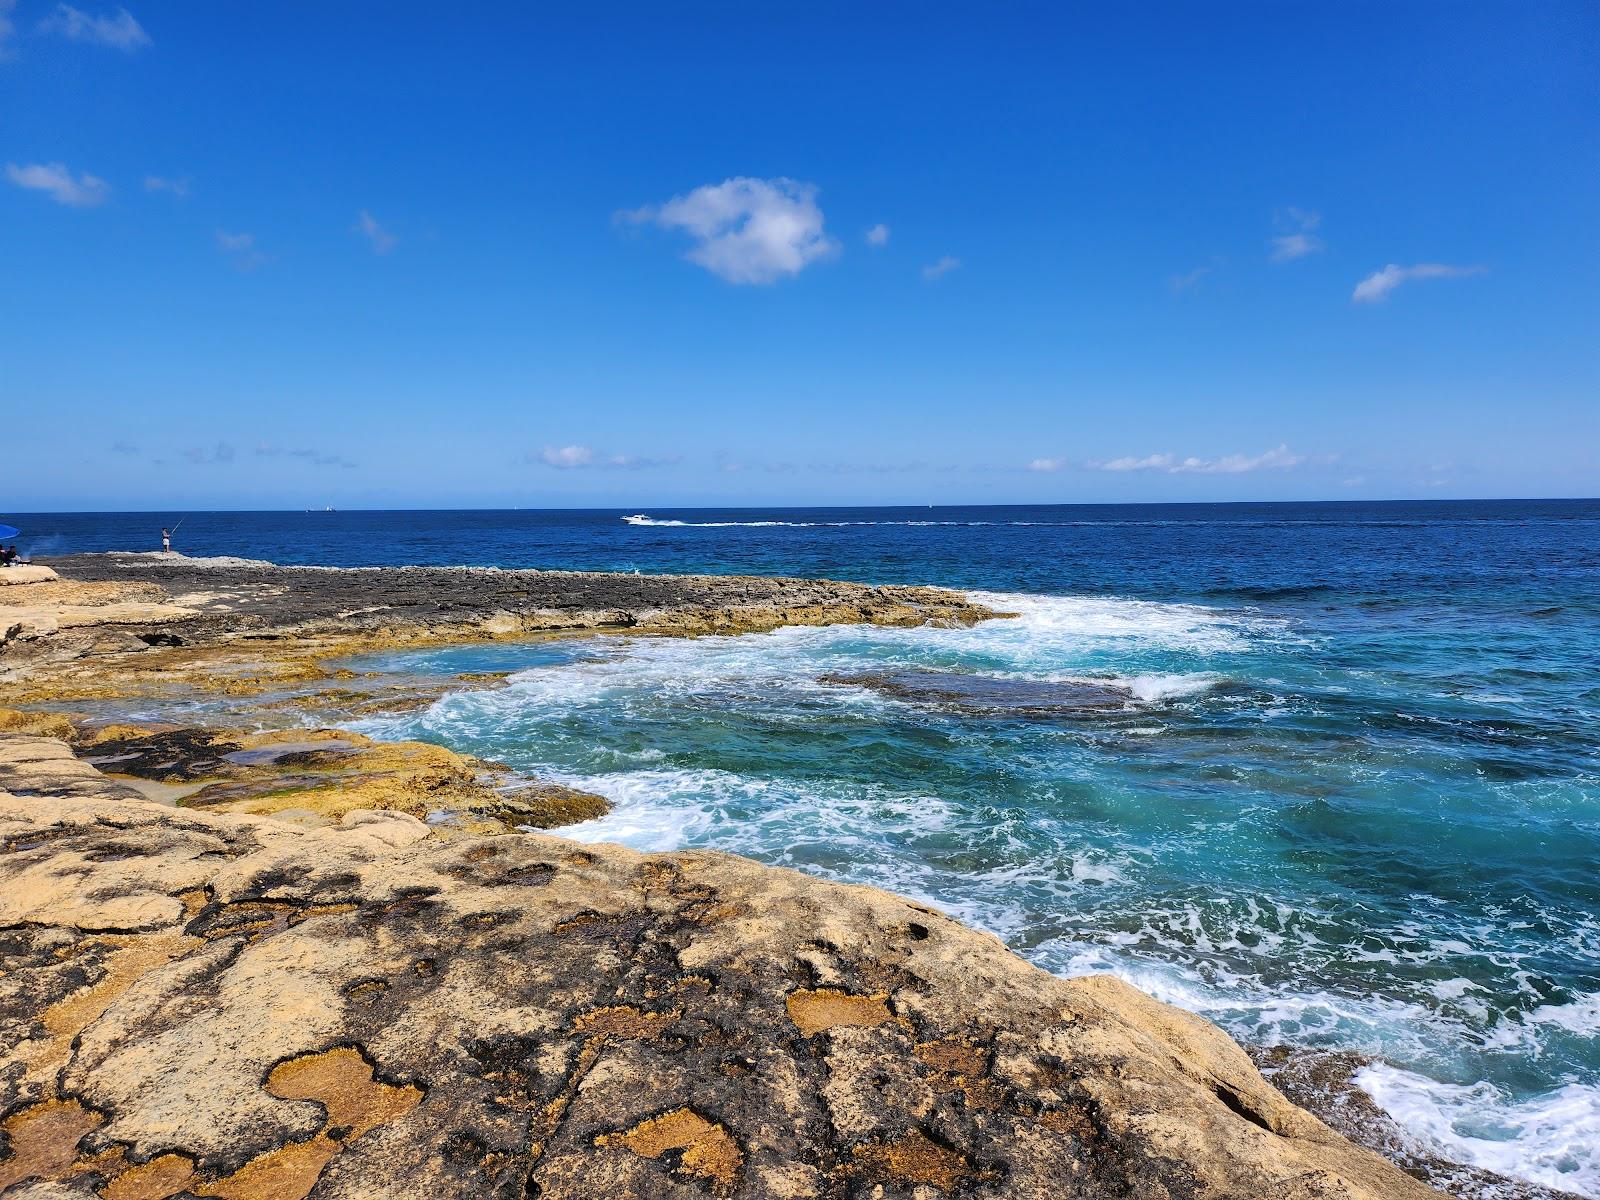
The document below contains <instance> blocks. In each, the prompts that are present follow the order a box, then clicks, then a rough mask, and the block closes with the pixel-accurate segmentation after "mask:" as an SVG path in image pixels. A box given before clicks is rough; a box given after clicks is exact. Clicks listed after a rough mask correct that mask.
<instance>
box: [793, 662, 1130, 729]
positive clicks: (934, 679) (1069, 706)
mask: <svg viewBox="0 0 1600 1200" xmlns="http://www.w3.org/2000/svg"><path fill="white" fill-rule="evenodd" d="M821 680H822V682H823V683H836V684H848V685H852V686H855V687H864V688H870V689H872V690H873V691H875V692H877V693H879V694H880V695H884V696H891V697H893V698H894V699H896V700H904V701H906V702H907V703H910V704H922V705H927V706H928V707H930V708H951V709H959V710H961V711H963V712H971V713H983V714H988V715H991V716H1000V717H1004V716H1015V717H1039V718H1048V717H1089V716H1095V715H1097V714H1102V713H1108V712H1120V711H1121V710H1122V709H1123V708H1125V707H1127V704H1128V702H1129V701H1130V700H1132V699H1133V693H1132V692H1130V691H1129V690H1128V689H1127V688H1124V687H1120V686H1118V685H1116V684H1113V683H1099V682H1095V681H1093V680H1066V681H1048V680H1037V679H1009V678H1005V677H1003V676H997V675H974V674H967V673H964V672H957V671H873V672H867V673H863V674H855V675H841V674H833V675H823V676H821Z"/></svg>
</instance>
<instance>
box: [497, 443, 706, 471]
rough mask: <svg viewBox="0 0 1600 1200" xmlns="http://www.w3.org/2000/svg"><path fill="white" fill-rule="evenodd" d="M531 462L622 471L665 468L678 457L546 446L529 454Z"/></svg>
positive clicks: (566, 467)
mask: <svg viewBox="0 0 1600 1200" xmlns="http://www.w3.org/2000/svg"><path fill="white" fill-rule="evenodd" d="M527 459H528V461H529V462H541V463H543V464H544V465H545V466H547V467H557V468H559V469H561V470H572V469H574V468H577V467H612V468H620V469H622V470H642V469H644V468H646V467H664V466H668V465H670V464H671V463H675V462H677V461H678V458H677V456H676V455H674V456H671V457H668V458H644V457H642V456H640V455H637V454H601V453H599V452H598V451H596V450H594V449H593V448H592V447H590V446H546V447H545V448H544V449H543V450H541V451H539V452H538V453H537V454H534V453H532V452H529V454H528V455H527Z"/></svg>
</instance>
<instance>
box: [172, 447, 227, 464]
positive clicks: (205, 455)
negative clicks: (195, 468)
mask: <svg viewBox="0 0 1600 1200" xmlns="http://www.w3.org/2000/svg"><path fill="white" fill-rule="evenodd" d="M182 454H183V457H184V458H186V459H188V460H189V461H190V462H192V463H197V464H199V463H230V462H232V461H233V459H234V449H233V447H232V446H230V445H229V444H228V443H227V442H218V443H217V444H216V445H215V446H211V447H209V448H207V447H205V446H191V447H189V448H188V449H187V450H184V451H182Z"/></svg>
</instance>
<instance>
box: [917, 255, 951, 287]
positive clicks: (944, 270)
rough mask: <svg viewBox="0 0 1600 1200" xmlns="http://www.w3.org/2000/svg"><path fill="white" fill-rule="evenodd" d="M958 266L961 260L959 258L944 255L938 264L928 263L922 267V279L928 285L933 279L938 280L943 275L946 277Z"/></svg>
mask: <svg viewBox="0 0 1600 1200" xmlns="http://www.w3.org/2000/svg"><path fill="white" fill-rule="evenodd" d="M960 265H961V260H960V259H959V258H956V257H955V256H954V255H950V254H946V255H945V256H944V257H943V258H941V259H940V260H939V261H938V262H936V263H929V264H928V265H927V266H925V267H923V268H922V278H923V279H924V280H926V281H927V282H928V283H932V282H933V281H934V280H935V279H940V278H942V277H944V276H945V275H948V274H949V273H950V272H951V271H954V270H955V269H956V268H958V267H959V266H960Z"/></svg>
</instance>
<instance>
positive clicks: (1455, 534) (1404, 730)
mask: <svg viewBox="0 0 1600 1200" xmlns="http://www.w3.org/2000/svg"><path fill="white" fill-rule="evenodd" d="M212 516H213V517H214V520H201V521H197V522H195V523H194V524H195V525H196V526H197V529H196V533H197V535H198V536H201V537H203V538H205V539H209V540H207V541H205V542H204V543H203V544H201V545H197V546H189V547H186V548H187V549H190V550H191V551H192V552H195V553H201V552H206V553H241V554H247V555H250V556H254V557H263V558H285V557H289V555H285V554H282V553H275V552H274V547H275V546H279V547H281V546H288V547H290V548H291V550H292V555H293V556H295V557H298V558H299V559H301V560H303V561H316V562H340V561H443V562H452V561H458V562H483V563H501V564H505V565H537V566H549V567H605V568H612V569H641V570H647V571H649V570H725V571H726V570H748V571H763V572H778V573H793V574H829V575H835V576H842V577H850V578H858V579H866V580H876V581H911V582H925V583H941V584H950V585H955V586H960V587H963V588H968V589H975V590H978V591H980V592H981V593H983V598H986V599H987V601H988V602H989V603H991V604H992V605H994V606H995V607H997V608H1000V609H1004V610H1007V611H1013V612H1016V613H1018V614H1019V615H1018V616H1017V617H1015V618H1013V619H1009V620H1003V621H994V622H989V623H986V624H983V625H980V626H977V627H975V628H972V629H963V630H944V629H914V630H888V629H871V628H860V627H849V628H845V627H835V628H828V629H787V630H780V631H777V632H774V633H770V634H759V635H749V636H743V637H729V638H703V639H698V640H694V641H682V640H667V639H649V638H631V639H590V640H584V641H575V642H571V643H558V644H542V645H539V646H526V647H506V646H500V647H488V648H462V649H456V650H449V651H439V652H432V653H429V654H424V655H414V654H413V655H396V656H383V657H382V658H381V659H374V660H368V661H367V662H366V663H365V665H367V666H369V667H383V668H385V669H399V670H423V671H437V672H454V671H469V670H506V669H509V670H514V671H516V672H517V674H516V675H514V676H513V678H512V679H511V680H510V681H509V685H508V686H507V687H505V688H504V689H503V690H496V691H479V692H469V693H459V694H454V695H449V696H446V697H445V698H443V699H441V700H440V701H439V702H438V703H436V704H434V705H433V706H432V707H431V708H428V709H426V710H423V711H420V712H416V713H410V714H405V715H403V716H398V717H394V718H387V719H384V720H381V721H373V722H366V723H364V724H362V725H361V726H360V727H361V728H363V729H365V730H367V731H368V732H372V733H377V734H381V735H384V736H391V737H421V738H426V739H430V740H434V741H439V742H442V743H444V744H447V745H450V746H453V747H456V748H458V749H463V750H468V751H471V752H474V753H478V754H481V755H484V756H486V757H490V758H494V759H498V760H500V761H503V762H506V763H509V764H511V765H512V766H514V767H516V768H518V769H519V770H523V771H526V772H528V773H530V774H535V775H539V776H541V777H547V778H548V777H553V778H556V779H561V780H565V781H568V782H571V783H573V784H576V785H578V786H581V787H584V788H587V789H590V790H593V791H596V792H600V793H602V794H604V795H606V796H608V797H609V798H611V799H612V800H613V801H614V802H615V804H616V807H615V810H614V811H613V812H612V813H611V814H610V815H608V816H607V817H605V818H603V819H601V820H599V821H594V822H590V823H588V824H586V825H582V826H577V827H574V828H573V829H571V830H569V831H567V832H570V833H571V834H572V835H573V836H576V837H580V838H588V839H605V840H615V841H621V842H625V843H627V844H629V845H632V846H636V847H640V848H648V849H671V848H677V847H683V846H696V847H713V848H717V849H723V850H730V851H734V852H737V853H741V854H746V855H750V856H752V857H754V858H757V859H760V860H762V861H765V862H772V863H781V864H784V865H788V866H793V867H797V868H800V869H802V870H806V871H810V872H814V873H817V874H820V875H824V876H828V877H831V878H838V879H845V880H850V881H855V882H862V883H871V884H877V885H879V886H882V887H888V888H892V889H894V890H896V891H900V892H903V893H906V894H908V895H912V896H915V897H917V898H919V899H921V900H923V901H926V902H928V903H931V904H934V905H937V906H939V907H941V908H943V909H945V910H947V911H949V912H951V913H953V914H955V915H957V916H959V917H961V918H962V919H964V920H966V921H968V922H970V923H971V924H973V925H976V926H979V927H982V928H986V929H989V930H992V931H993V932H995V933H996V934H998V935H999V936H1001V937H1002V938H1004V939H1005V940H1006V941H1007V943H1009V944H1010V945H1011V946H1013V947H1014V948H1015V949H1016V950H1017V951H1018V952H1020V953H1021V954H1023V955H1025V956H1027V957H1028V958H1029V959H1031V960H1033V961H1034V962H1036V963H1038V964H1039V965H1040V966H1042V967H1044V968H1046V969H1048V970H1051V971H1056V972H1059V973H1062V974H1075V973H1080V972H1085V971H1096V970H1109V971H1114V972H1115V973H1117V974H1118V975H1121V976H1122V977H1124V978H1126V979H1128V980H1129V981H1131V982H1133V983H1135V984H1137V985H1138V986H1140V987H1143V988H1145V989H1147V990H1149V991H1151V992H1153V993H1155V994H1156V995H1158V996H1161V997H1163V998H1165V999H1168V1000H1171V1001H1173V1002H1175V1003H1177V1004H1180V1005H1182V1006H1184V1007H1186V1008H1189V1009H1192V1010H1194V1011H1196V1012H1200V1013H1203V1014H1204V1015H1206V1016H1208V1017H1210V1018H1211V1019H1213V1020H1215V1021H1218V1022H1219V1023H1221V1024H1222V1025H1223V1026H1224V1027H1226V1028H1227V1029H1228V1030H1229V1031H1230V1032H1232V1033H1234V1034H1235V1035H1236V1036H1238V1037H1240V1038H1242V1039H1245V1040H1248V1041H1252V1042H1256V1043H1261V1044H1280V1043H1282V1044H1288V1045H1292V1046H1300V1047H1312V1048H1318V1047H1321V1048H1332V1049H1341V1050H1353V1051H1358V1052H1360V1053H1362V1054H1365V1055H1370V1056H1372V1057H1373V1058H1374V1060H1375V1061H1374V1064H1373V1065H1372V1066H1371V1067H1369V1068H1367V1069H1365V1070H1364V1071H1363V1072H1362V1073H1361V1074H1360V1075H1359V1076H1358V1080H1357V1082H1358V1083H1359V1084H1360V1085H1361V1086H1362V1087H1364V1088H1365V1089H1366V1090H1367V1091H1368V1092H1369V1093H1370V1094H1371V1095H1372V1096H1373V1097H1374V1098H1375V1099H1376V1100H1377V1101H1378V1102H1379V1103H1380V1104H1381V1105H1382V1106H1383V1107H1384V1108H1385V1109H1387V1110H1388V1111H1389V1112H1390V1113H1391V1114H1392V1115H1394V1116H1395V1117H1396V1118H1397V1120H1399V1121H1400V1122H1401V1124H1402V1125H1404V1126H1405V1127H1406V1128H1407V1129H1409V1130H1411V1131H1412V1132H1413V1133H1414V1134H1415V1136H1416V1137H1417V1138H1418V1139H1419V1140H1420V1141H1423V1142H1425V1143H1427V1144H1429V1145H1431V1146H1433V1147H1435V1148H1436V1149H1437V1150H1438V1151H1440V1152H1442V1153H1443V1154H1444V1155H1445V1156H1446V1157H1448V1158H1451V1159H1453V1160H1455V1161H1461V1162H1468V1163H1472V1164H1475V1165H1479V1166H1483V1167H1486V1168H1489V1169H1492V1170H1496V1171H1500V1172H1502V1173H1506V1174H1510V1175H1513V1176H1516V1177H1519V1178H1522V1179H1527V1180H1531V1181H1536V1182H1541V1183H1544V1184H1547V1185H1550V1186H1554V1187H1560V1188H1564V1189H1567V1190H1570V1191H1574V1192H1578V1193H1581V1194H1585V1195H1590V1196H1600V733H1597V731H1600V504H1597V503H1595V502H1522V503H1488V502H1479V503H1470V504H1409V505H1367V504H1362V505H1281V506H1279V505H1268V506H1261V505H1246V506H1166V507H1162V508H1134V507H1126V508H1120V509H1117V508H1100V509H1083V508H1034V509H981V508H980V509H939V510H856V511H842V510H823V511H819V510H805V511H794V512H786V513H774V512H761V513H748V512H747V513H737V512H734V513H728V512H717V513H708V512H678V513H665V512H654V511H652V512H650V513H649V514H641V513H637V512H610V513H572V514H552V513H544V514H529V513H503V514H333V515H332V516H333V517H335V518H337V522H334V521H330V522H328V523H327V524H325V525H322V526H318V525H316V524H314V522H315V521H316V520H317V519H318V516H319V515H316V514H309V515H302V514H291V515H288V516H284V517H281V518H276V519H278V520H279V524H277V525H274V524H273V520H274V519H275V518H274V515H273V514H213V515H212ZM629 516H632V517H635V518H637V519H636V520H634V521H631V522H630V521H627V520H624V519H623V518H624V517H629ZM119 520H122V521H128V520H131V518H119ZM74 522H76V523H74ZM646 522H648V523H646ZM53 528H54V532H53V533H51V534H49V536H56V537H58V538H60V539H62V540H63V541H64V542H65V544H64V545H62V546H60V548H62V549H68V548H87V547H88V545H89V544H91V543H95V544H97V545H102V546H104V545H106V544H107V543H109V544H111V545H112V546H115V547H116V548H137V547H134V546H127V547H123V546H121V545H119V544H118V543H117V538H118V537H119V536H122V535H121V534H120V533H119V530H121V529H122V526H121V525H115V524H113V525H96V524H95V519H94V518H92V517H87V516H84V517H75V518H71V519H58V520H57V522H56V526H55V527H53ZM132 528H133V526H131V525H130V526H129V529H132ZM140 528H142V527H140ZM189 528H190V527H189V526H185V530H186V531H187V530H189ZM319 531H320V532H319ZM97 539H98V541H97ZM952 675H956V676H965V677H968V678H975V679H976V680H977V681H978V682H979V683H980V684H981V685H982V686H981V689H980V690H981V691H982V693H983V700H982V702H974V703H966V702H963V701H962V700H961V698H960V696H959V695H957V694H956V693H959V691H960V688H959V687H954V686H952V684H951V676H952ZM885 681H888V683H889V684H890V685H892V686H886V685H885ZM1077 681H1094V682H1096V683H1099V684H1112V685H1115V686H1116V687H1118V688H1121V689H1122V692H1121V693H1119V696H1118V698H1116V699H1115V701H1114V703H1112V704H1111V705H1110V706H1109V707H1107V706H1106V705H1105V704H1104V703H1101V704H1088V705H1085V706H1084V707H1082V708H1075V707H1073V705H1072V704H1071V703H1070V696H1071V689H1072V685H1073V684H1074V683H1075V682H1077ZM958 682H959V681H958ZM1064 693H1065V694H1066V695H1067V696H1068V700H1069V702H1067V703H1066V704H1065V707H1063V706H1062V705H1061V704H1060V703H1057V702H1058V701H1060V698H1061V696H1062V695H1063V694H1064ZM1101 695H1102V699H1103V693H1102V694H1101ZM1008 696H1010V697H1014V698H1015V701H1016V702H1015V703H1007V702H1006V698H1007V697H1008ZM1041 696H1044V697H1046V698H1047V699H1049V700H1050V701H1051V704H1046V705H1044V706H1043V707H1044V708H1045V709H1046V710H1047V711H1019V710H1026V709H1030V708H1037V707H1040V706H1039V705H1038V704H1037V703H1036V702H1037V701H1038V700H1039V699H1040V697H1041ZM997 698H998V699H997ZM1052 705H1054V707H1052Z"/></svg>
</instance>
